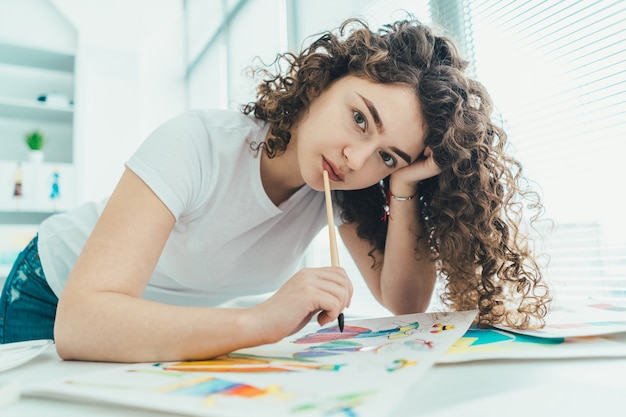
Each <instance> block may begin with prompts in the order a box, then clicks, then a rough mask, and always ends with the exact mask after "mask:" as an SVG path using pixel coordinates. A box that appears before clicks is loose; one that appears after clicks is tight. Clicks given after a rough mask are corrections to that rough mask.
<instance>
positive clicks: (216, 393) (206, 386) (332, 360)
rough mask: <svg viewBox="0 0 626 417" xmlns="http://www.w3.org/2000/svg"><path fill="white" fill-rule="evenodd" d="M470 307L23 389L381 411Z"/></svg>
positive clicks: (238, 410)
mask: <svg viewBox="0 0 626 417" xmlns="http://www.w3.org/2000/svg"><path fill="white" fill-rule="evenodd" d="M475 316H476V311H468V312H450V313H420V314H410V315H403V316H390V317H383V318H373V319H360V320H346V326H345V328H344V332H343V333H342V332H340V331H339V329H338V328H337V327H336V326H328V327H323V328H320V327H319V326H317V325H315V324H312V325H309V326H307V327H305V328H304V329H303V330H302V331H301V332H298V333H297V334H295V335H293V336H292V337H289V338H286V339H284V340H283V341H281V342H279V343H274V344H269V345H263V346H258V347H254V348H248V349H241V350H238V351H235V352H232V353H231V354H229V355H225V356H221V357H219V358H215V359H211V360H206V361H190V362H172V363H151V364H135V365H115V366H113V367H111V368H110V369H107V370H104V371H99V372H96V373H92V374H87V375H78V376H76V377H75V378H71V379H64V380H59V381H56V382H53V383H44V384H41V385H38V386H35V387H33V388H32V389H30V390H29V391H28V393H27V395H35V396H37V395H45V396H48V397H49V396H57V397H63V398H65V399H68V398H70V399H71V398H74V399H77V400H81V401H84V400H86V399H92V400H94V401H106V402H111V403H116V404H120V405H128V406H132V407H141V408H147V409H152V410H158V411H163V412H172V413H176V414H183V415H191V416H214V415H219V416H226V417H228V416H242V415H250V410H251V409H253V410H254V415H255V416H272V417H276V416H282V415H289V416H292V415H295V416H303V417H308V416H311V417H314V416H315V417H317V416H319V417H335V416H337V417H339V416H344V417H370V416H371V417H384V416H390V415H393V410H394V405H397V404H400V402H401V401H402V399H403V397H404V396H405V395H406V391H407V390H408V389H409V387H410V386H411V385H413V384H414V383H415V382H416V381H417V380H419V379H420V378H422V377H423V376H424V374H425V373H426V372H427V371H428V370H429V369H430V368H431V367H432V366H433V365H434V364H435V363H436V362H437V359H438V358H440V357H441V356H443V355H444V353H445V352H446V351H447V350H448V348H450V347H451V346H452V345H453V343H454V342H455V341H456V340H458V339H459V338H460V337H461V336H463V334H464V333H465V331H466V330H468V329H469V327H470V325H471V323H472V320H473V319H474V317H475Z"/></svg>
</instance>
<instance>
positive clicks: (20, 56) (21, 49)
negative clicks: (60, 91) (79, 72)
mask: <svg viewBox="0 0 626 417" xmlns="http://www.w3.org/2000/svg"><path fill="white" fill-rule="evenodd" d="M0 63H4V64H9V65H18V66H24V67H31V68H41V69H46V70H52V71H61V72H74V64H75V56H74V54H73V53H72V52H67V51H55V50H50V49H40V48H35V47H32V46H28V45H18V44H7V43H4V42H0Z"/></svg>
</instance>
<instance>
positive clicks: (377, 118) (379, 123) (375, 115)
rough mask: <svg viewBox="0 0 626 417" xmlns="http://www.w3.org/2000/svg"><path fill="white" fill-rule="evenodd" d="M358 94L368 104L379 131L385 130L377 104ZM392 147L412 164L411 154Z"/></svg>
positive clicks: (392, 148)
mask: <svg viewBox="0 0 626 417" xmlns="http://www.w3.org/2000/svg"><path fill="white" fill-rule="evenodd" d="M357 95H358V96H359V97H361V100H363V103H365V106H367V109H368V110H369V111H370V114H371V115H372V118H373V119H374V124H375V125H376V130H378V133H382V132H383V131H384V130H385V128H384V126H383V121H382V120H381V119H380V115H379V114H378V110H376V106H374V103H372V102H371V101H369V100H368V99H366V98H365V97H363V96H362V95H360V94H358V93H357ZM390 149H391V150H392V151H394V152H395V153H396V154H397V155H398V156H399V157H400V158H402V159H404V160H405V161H406V163H407V164H409V165H411V157H410V156H409V154H407V153H406V152H404V151H401V150H400V149H398V148H396V147H395V146H392V147H391V148H390Z"/></svg>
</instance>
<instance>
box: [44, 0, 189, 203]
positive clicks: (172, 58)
mask: <svg viewBox="0 0 626 417" xmlns="http://www.w3.org/2000/svg"><path fill="white" fill-rule="evenodd" d="M51 1H52V2H53V4H54V5H56V6H57V7H58V8H59V10H60V11H61V12H62V13H63V14H64V15H65V16H66V17H67V18H68V20H69V21H70V22H71V23H72V24H73V25H74V26H75V28H76V30H77V33H78V45H77V62H76V97H75V105H76V114H75V123H76V130H75V137H74V142H75V153H74V161H75V163H76V168H77V180H78V184H77V196H78V203H80V202H82V201H88V200H100V199H102V198H104V197H106V196H108V195H109V194H110V193H111V191H112V190H113V188H114V186H115V184H116V182H117V180H118V179H119V176H120V175H121V173H122V171H123V169H124V162H125V161H126V160H127V159H128V157H129V156H130V155H131V154H132V152H133V151H134V150H135V149H136V147H137V146H138V145H139V144H140V143H141V141H142V140H143V139H144V138H145V136H146V135H147V134H148V133H149V132H150V131H151V130H152V129H154V128H155V127H156V126H157V125H158V124H159V123H161V122H163V121H164V120H165V119H167V118H169V117H171V116H174V115H176V114H178V113H180V112H182V111H183V110H184V108H185V99H184V85H183V81H184V75H183V74H184V72H183V67H184V48H183V13H182V0H132V1H124V0H88V1H85V0H51Z"/></svg>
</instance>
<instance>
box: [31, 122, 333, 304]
mask: <svg viewBox="0 0 626 417" xmlns="http://www.w3.org/2000/svg"><path fill="white" fill-rule="evenodd" d="M267 129H268V126H267V125H266V124H265V123H263V122H261V121H259V120H256V119H255V118H254V117H252V116H247V115H244V114H242V113H239V112H234V111H223V110H211V111H199V110H194V111H189V112H187V113H184V114H182V115H180V116H178V117H175V118H174V119H172V120H170V121H168V122H166V123H164V124H163V125H161V126H160V127H159V128H157V129H156V130H155V131H154V132H153V133H152V134H150V135H149V137H148V138H147V139H146V140H145V141H144V143H142V145H141V146H140V147H139V148H138V149H137V151H136V152H135V154H134V155H132V157H131V158H130V159H129V160H128V161H127V164H126V166H127V168H128V169H130V170H132V171H133V172H134V173H135V174H137V175H138V176H139V177H140V178H141V179H142V180H143V181H144V182H145V183H146V184H147V185H148V186H149V187H150V188H151V189H152V190H153V191H154V193H155V194H156V195H157V196H158V197H159V198H160V199H161V200H162V201H163V203H164V204H165V205H166V206H167V207H168V209H169V210H170V211H171V213H172V214H173V215H174V217H175V218H176V223H175V226H174V229H173V230H172V232H171V235H170V237H169V239H168V241H167V243H166V245H165V248H164V250H163V253H162V254H161V257H160V259H159V261H158V264H157V266H156V269H155V271H154V273H153V275H152V277H151V279H150V282H149V285H148V286H147V288H146V290H145V292H144V298H146V299H150V300H154V301H159V302H165V303H169V304H177V305H196V306H215V305H219V304H222V303H224V302H227V301H229V300H231V299H233V298H236V297H239V296H247V295H256V294H263V293H267V292H270V291H274V290H276V289H278V287H280V285H281V284H282V283H284V282H285V281H286V280H287V279H288V278H290V277H291V275H293V273H295V272H296V270H297V269H298V268H299V267H300V266H301V264H302V257H303V255H304V253H305V251H306V249H307V248H308V246H309V244H310V242H311V241H312V240H313V238H314V237H315V235H316V234H317V233H318V232H319V231H320V230H321V228H322V227H323V226H324V225H325V224H326V212H325V201H324V193H322V192H319V191H316V190H313V189H311V188H310V187H308V186H307V185H304V186H303V187H302V188H300V189H299V190H298V191H297V192H296V193H295V194H293V195H292V196H291V197H290V198H289V199H288V200H287V201H285V202H284V203H282V204H281V205H280V206H278V207H277V206H275V205H274V204H273V203H272V201H271V200H270V199H269V197H268V196H267V195H266V193H265V191H264V188H263V185H262V183H261V175H260V161H261V154H260V151H257V150H255V149H256V147H255V146H251V145H254V144H259V143H261V142H263V140H264V138H265V135H266V133H267ZM105 204H106V201H103V202H101V203H99V204H94V203H88V204H85V205H82V206H80V207H78V208H76V209H74V210H71V211H69V212H66V213H60V214H56V215H53V216H51V217H49V218H48V219H46V220H45V221H44V222H43V223H42V224H41V226H40V230H39V252H40V257H41V262H42V265H43V269H44V273H45V275H46V277H47V279H48V282H49V284H50V287H51V288H52V290H53V291H54V292H55V293H56V294H57V296H58V295H60V294H61V292H62V289H63V286H64V285H65V282H66V280H67V277H68V275H69V272H70V270H71V268H72V266H73V264H74V262H75V260H76V258H77V257H78V254H79V253H80V250H81V249H82V246H83V245H84V243H85V241H86V239H87V237H88V235H89V233H90V232H91V230H92V229H93V226H94V225H95V223H96V221H97V219H98V216H99V215H100V213H101V212H102V209H103V208H104V205H105Z"/></svg>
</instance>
